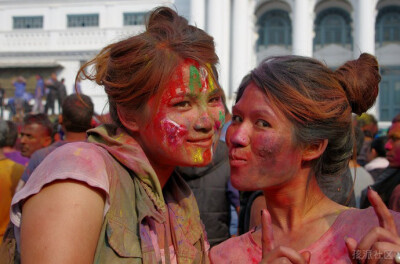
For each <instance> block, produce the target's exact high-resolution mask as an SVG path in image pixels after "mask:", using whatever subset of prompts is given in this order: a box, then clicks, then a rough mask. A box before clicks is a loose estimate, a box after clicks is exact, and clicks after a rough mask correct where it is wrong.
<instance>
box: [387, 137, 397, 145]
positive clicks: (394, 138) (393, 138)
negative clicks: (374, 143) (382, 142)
mask: <svg viewBox="0 0 400 264" xmlns="http://www.w3.org/2000/svg"><path fill="white" fill-rule="evenodd" d="M387 140H388V141H389V140H391V141H392V142H393V143H394V142H397V141H399V140H400V137H397V136H389V137H388V139H387Z"/></svg>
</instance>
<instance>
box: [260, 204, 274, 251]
mask: <svg viewBox="0 0 400 264" xmlns="http://www.w3.org/2000/svg"><path fill="white" fill-rule="evenodd" d="M261 244H262V255H263V258H264V257H265V256H266V255H267V254H268V252H270V251H271V250H273V249H274V248H275V241H274V234H273V231H272V221H271V215H270V214H269V212H268V210H267V209H263V210H261Z"/></svg>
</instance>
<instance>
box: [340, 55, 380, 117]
mask: <svg viewBox="0 0 400 264" xmlns="http://www.w3.org/2000/svg"><path fill="white" fill-rule="evenodd" d="M335 76H336V78H337V79H338V80H339V83H340V84H341V86H342V87H343V90H344V91H345V92H346V96H347V100H348V101H349V103H350V105H351V108H352V112H353V113H355V114H357V115H361V114H362V113H364V112H366V111H367V110H368V109H369V108H370V107H371V106H372V105H373V104H374V103H375V100H376V97H377V96H378V91H379V82H380V80H381V76H380V74H379V65H378V61H377V60H376V58H375V57H374V56H372V55H371V54H368V53H363V54H361V55H360V57H359V58H358V59H357V60H352V61H348V62H347V63H345V64H344V65H342V66H341V67H339V68H338V69H337V70H336V71H335Z"/></svg>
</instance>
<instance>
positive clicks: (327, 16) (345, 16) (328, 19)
mask: <svg viewBox="0 0 400 264" xmlns="http://www.w3.org/2000/svg"><path fill="white" fill-rule="evenodd" d="M350 24H351V18H350V15H349V13H347V12H346V11H345V10H343V9H340V8H329V9H326V10H324V11H322V12H320V13H319V14H318V16H317V19H316V20H315V38H314V49H318V48H322V47H324V46H325V45H327V44H338V45H341V46H343V47H348V48H351V44H352V37H351V26H350Z"/></svg>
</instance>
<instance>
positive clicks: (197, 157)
mask: <svg viewBox="0 0 400 264" xmlns="http://www.w3.org/2000/svg"><path fill="white" fill-rule="evenodd" d="M193 160H194V162H195V163H202V162H203V155H202V153H201V149H196V152H195V153H194V155H193Z"/></svg>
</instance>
